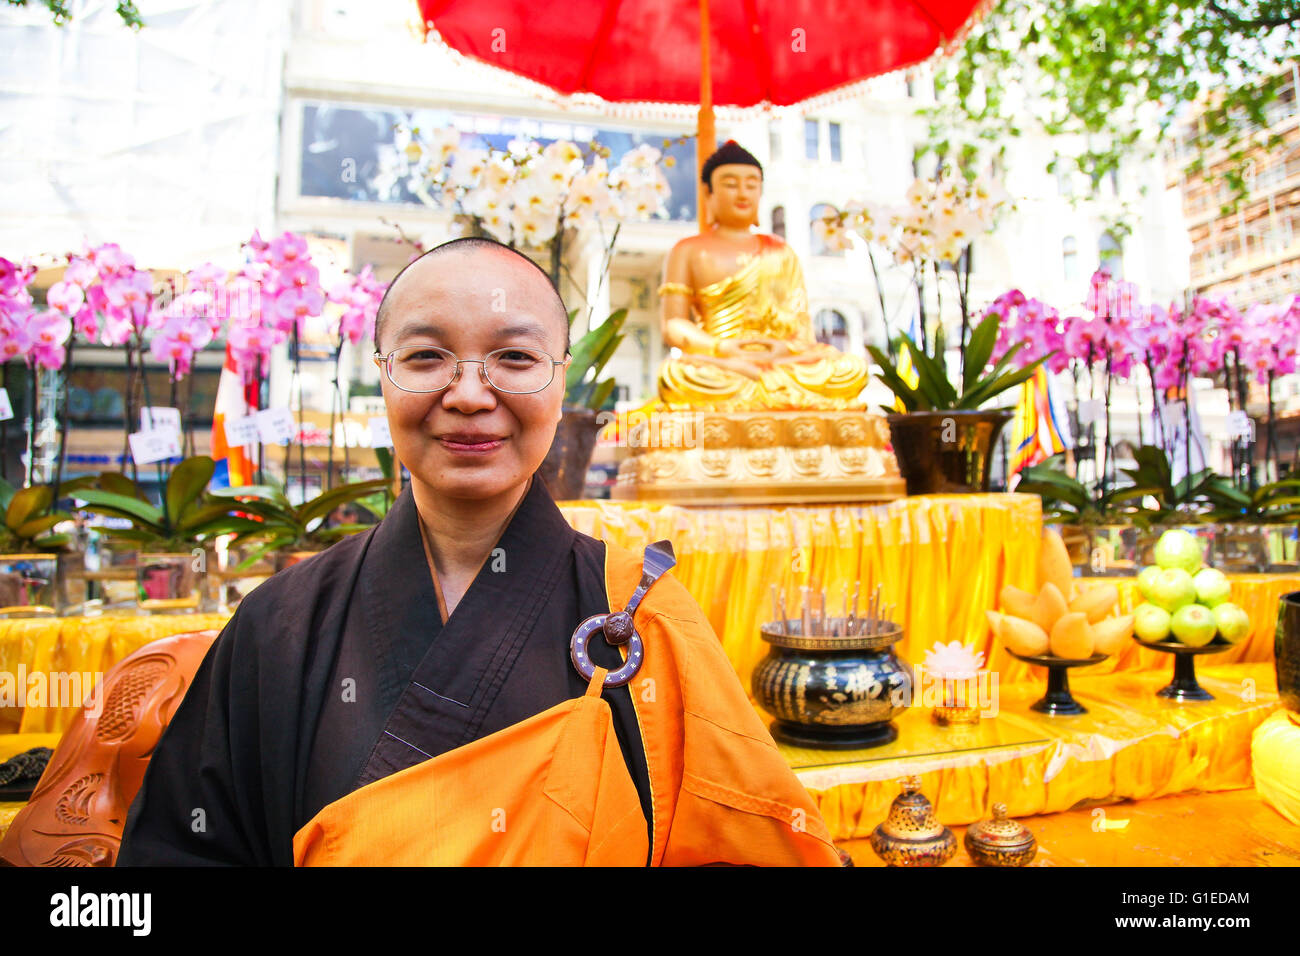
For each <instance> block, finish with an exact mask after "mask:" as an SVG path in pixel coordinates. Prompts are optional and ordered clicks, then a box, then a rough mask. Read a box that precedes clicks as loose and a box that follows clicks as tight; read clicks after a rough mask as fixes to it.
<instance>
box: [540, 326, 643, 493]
mask: <svg viewBox="0 0 1300 956" xmlns="http://www.w3.org/2000/svg"><path fill="white" fill-rule="evenodd" d="M576 314H577V310H576V309H575V310H574V311H573V312H570V313H569V322H570V324H572V322H573V317H574V315H576ZM625 321H627V309H618V310H617V311H615V312H614V313H612V314H611V315H610V317H609V318H608V319H606V320H605V321H604V322H603V323H601V324H600V325H599V326H597V327H596V328H594V329H591V330H590V331H589V332H587V334H586V335H584V336H583V337H582V338H580V339H579V340H578V341H577V342H575V343H574V345H573V347H572V348H571V349H570V350H569V351H570V352H571V353H572V355H573V361H572V362H571V363H570V364H569V371H568V372H567V373H566V374H565V376H564V413H563V417H562V418H561V419H560V424H559V427H558V428H556V430H555V440H554V441H553V442H552V443H551V448H550V451H548V452H547V453H546V460H545V461H543V462H542V465H541V467H540V468H538V469H537V473H538V474H539V475H540V476H541V477H542V480H543V481H545V482H546V487H547V488H548V489H549V490H550V492H551V494H552V495H553V496H554V497H555V498H556V499H557V500H560V501H568V500H573V499H576V498H581V497H582V490H583V487H584V486H585V485H586V482H587V469H588V468H590V467H591V457H592V455H593V454H594V452H595V450H596V438H597V436H598V435H599V434H600V430H601V428H602V427H604V423H603V422H601V421H599V420H598V417H599V416H598V413H599V412H600V410H601V409H602V408H604V406H605V404H606V403H607V402H608V401H609V400H610V398H611V397H612V396H613V394H614V379H613V377H606V378H603V379H602V378H601V377H600V374H601V372H603V371H604V369H605V363H607V362H608V361H609V360H610V358H611V357H612V356H613V354H614V353H615V352H616V351H617V350H618V347H619V345H620V344H621V343H622V341H623V323H624V322H625Z"/></svg>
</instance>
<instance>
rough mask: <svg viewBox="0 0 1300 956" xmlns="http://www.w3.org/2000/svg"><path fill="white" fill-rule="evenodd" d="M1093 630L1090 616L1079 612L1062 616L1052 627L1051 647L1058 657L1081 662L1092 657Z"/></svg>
mask: <svg viewBox="0 0 1300 956" xmlns="http://www.w3.org/2000/svg"><path fill="white" fill-rule="evenodd" d="M1092 645H1093V638H1092V628H1091V627H1089V625H1088V616H1087V615H1086V614H1081V613H1080V612H1078V611H1071V612H1070V613H1069V614H1062V615H1061V617H1060V618H1059V619H1058V620H1057V622H1056V624H1054V625H1053V626H1052V633H1051V641H1050V645H1049V646H1050V647H1051V648H1052V654H1053V655H1055V656H1056V657H1068V658H1071V659H1072V660H1079V659H1081V658H1084V657H1091V656H1092Z"/></svg>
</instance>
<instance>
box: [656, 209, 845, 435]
mask: <svg viewBox="0 0 1300 956" xmlns="http://www.w3.org/2000/svg"><path fill="white" fill-rule="evenodd" d="M758 238H759V239H760V241H761V242H762V246H761V247H760V251H759V253H758V254H757V255H755V256H754V257H753V258H751V259H750V260H749V261H748V262H746V263H745V264H744V265H742V266H741V268H740V269H739V270H737V271H736V272H735V273H733V274H732V275H730V276H728V277H726V278H725V279H721V280H719V281H717V282H714V283H712V284H711V285H707V286H704V287H703V288H700V289H698V290H692V289H691V288H690V287H689V286H685V285H680V284H678V283H666V284H665V285H663V286H662V287H661V288H660V290H659V291H660V293H661V294H663V293H673V292H677V293H683V294H686V295H690V296H691V297H692V298H691V304H692V306H693V308H694V310H695V312H696V314H697V316H698V320H699V323H700V325H701V327H702V328H703V329H704V331H706V332H708V333H709V334H710V335H712V336H714V337H715V338H719V339H724V340H725V339H744V338H753V337H759V336H762V337H767V338H774V339H780V340H782V341H784V342H786V343H787V344H788V345H789V347H790V350H791V352H792V353H794V354H795V355H806V356H808V357H809V358H811V356H812V355H821V356H822V357H820V358H816V359H815V360H811V361H801V362H786V363H782V364H779V365H777V366H776V367H775V368H772V369H770V370H767V371H764V373H763V375H762V377H761V378H758V379H754V378H750V377H748V376H746V375H744V374H742V373H741V372H737V371H735V370H733V369H729V368H725V367H723V366H720V365H717V364H713V363H711V362H708V361H707V359H705V358H703V357H694V356H692V355H690V354H689V353H687V354H685V355H682V356H681V357H678V358H669V359H667V360H665V362H664V364H663V367H662V368H661V369H660V372H659V399H660V401H661V402H663V403H664V404H666V405H668V406H669V407H671V408H675V409H676V408H681V409H705V410H715V411H735V410H752V409H759V408H767V409H845V408H862V407H863V406H862V403H860V402H858V401H857V397H858V394H859V393H860V392H861V391H862V389H863V388H864V387H865V386H866V384H867V380H868V378H869V370H868V367H867V363H866V361H865V360H864V359H862V358H859V357H856V356H851V355H845V354H844V353H842V352H838V351H835V350H833V349H831V348H829V347H828V346H823V345H820V344H819V343H818V342H817V341H816V337H815V336H814V334H813V329H812V322H811V320H810V319H809V317H808V294H807V291H806V290H805V288H804V280H803V270H802V269H801V268H800V266H799V257H798V256H796V255H795V253H794V252H793V250H791V249H790V247H789V246H787V245H786V244H785V243H782V242H777V241H775V240H774V239H773V238H772V237H770V236H765V235H762V234H759V236H758Z"/></svg>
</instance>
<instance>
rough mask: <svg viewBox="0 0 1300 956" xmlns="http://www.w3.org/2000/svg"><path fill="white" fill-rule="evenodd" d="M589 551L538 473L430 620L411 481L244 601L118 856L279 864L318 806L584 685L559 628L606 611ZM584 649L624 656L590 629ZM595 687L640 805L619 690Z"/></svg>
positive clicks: (191, 694)
mask: <svg viewBox="0 0 1300 956" xmlns="http://www.w3.org/2000/svg"><path fill="white" fill-rule="evenodd" d="M604 559H605V553H604V544H602V543H601V542H599V541H596V540H595V539H593V538H589V537H587V536H586V535H582V534H579V533H578V532H576V531H574V530H573V528H572V527H570V525H569V524H568V522H566V521H565V519H564V517H563V515H561V514H560V511H559V509H558V508H556V506H555V503H554V502H553V501H552V500H551V498H550V495H549V494H548V493H547V492H546V490H545V488H544V487H543V485H542V482H541V481H540V480H539V479H536V478H535V479H534V480H533V482H532V485H531V487H530V488H529V490H528V492H527V494H526V495H525V497H524V500H523V501H522V502H521V504H520V505H519V507H518V509H517V510H516V511H515V514H514V516H513V517H512V519H511V521H510V523H509V525H508V526H507V527H506V530H505V531H504V533H503V534H502V536H501V539H500V540H499V541H498V543H497V550H495V551H494V552H493V555H492V556H491V557H489V559H488V561H487V562H486V563H485V564H484V566H483V568H482V569H481V570H480V571H479V573H478V575H477V577H475V579H474V582H473V583H472V585H471V586H470V588H469V590H468V591H467V592H466V593H465V596H464V597H463V598H462V600H461V601H460V603H459V604H458V605H457V606H456V609H455V611H454V612H453V613H452V615H451V617H450V618H449V619H448V621H447V623H446V624H443V623H441V620H440V615H439V612H438V603H437V596H436V593H435V590H434V585H433V580H432V577H431V574H430V570H429V564H428V560H427V558H426V556H425V552H424V548H423V543H422V540H421V537H420V531H419V526H418V515H417V513H416V508H415V501H414V498H413V497H412V495H411V491H410V489H409V488H408V489H407V490H405V491H404V492H403V493H402V494H401V495H400V496H399V497H398V498H397V500H396V502H395V503H394V504H393V507H392V509H391V510H390V511H389V513H388V515H387V516H386V517H385V518H384V519H383V521H382V522H380V523H379V524H378V525H377V526H375V527H374V528H372V529H370V530H368V531H366V532H363V533H361V534H358V535H355V536H353V537H350V538H347V539H345V540H343V541H341V542H339V543H338V544H335V545H334V546H333V547H331V548H330V549H329V550H327V551H324V552H322V553H321V554H319V555H316V556H314V557H312V558H310V559H308V560H306V561H303V562H301V563H300V564H297V565H294V566H293V567H290V568H288V569H286V570H284V571H282V572H280V573H279V574H277V575H275V576H274V577H273V578H271V579H269V580H267V581H266V582H264V583H263V584H262V585H261V586H259V587H258V588H257V589H255V590H254V591H253V592H251V593H250V594H249V595H248V596H247V597H246V598H244V600H243V601H242V602H241V603H240V605H239V607H238V608H237V609H236V611H235V614H234V616H233V617H232V618H231V619H230V621H229V622H228V623H227V624H226V627H225V629H224V630H223V631H222V632H221V636H220V637H219V638H218V639H217V641H216V643H215V644H213V646H212V649H211V650H210V651H209V652H208V655H207V657H206V658H204V661H203V663H202V665H201V666H200V667H199V669H198V671H197V673H196V674H195V677H194V684H193V686H192V687H191V688H190V689H189V691H188V692H187V693H186V695H185V698H184V700H183V701H182V702H181V705H180V707H179V708H178V709H177V712H176V715H175V717H174V718H173V719H172V721H171V723H170V725H169V726H168V728H167V730H166V732H165V733H164V734H163V737H162V740H161V741H160V742H159V745H158V748H157V751H156V752H155V753H154V755H153V757H152V759H151V760H150V763H149V769H148V771H147V773H146V776H145V780H144V784H143V785H142V786H141V788H140V792H139V794H137V796H136V798H135V801H134V802H133V803H132V805H131V810H130V813H129V815H128V817H127V822H126V829H125V832H124V833H123V837H122V847H121V851H120V853H119V856H118V865H119V866H131V865H146V864H160V865H195V864H234V865H239V864H246V865H286V866H287V865H292V863H293V836H294V834H295V833H296V832H297V831H298V830H299V829H300V828H301V827H302V826H303V825H304V824H306V823H307V822H308V821H309V820H311V819H312V818H313V817H314V816H315V815H316V813H317V812H318V811H319V810H320V809H321V808H323V807H324V806H326V805H327V804H330V803H332V802H333V801H335V800H337V799H339V798H340V797H342V796H344V795H345V794H348V793H350V792H352V791H353V790H355V789H357V788H358V787H361V786H364V785H365V784H367V783H371V782H373V781H375V780H378V779H380V778H382V777H385V776H387V775H388V774H391V773H396V772H397V771H399V770H403V769H405V768H407V767H410V766H414V765H415V764H417V763H420V762H422V761H424V760H426V759H428V758H429V757H435V756H437V755H439V754H441V753H444V752H446V751H448V750H452V749H455V748H456V747H460V746H462V745H464V744H467V743H469V742H470V741H472V740H476V739H478V738H479V737H484V736H487V735H488V734H492V733H495V732H496V731H498V730H501V729H503V728H505V727H509V726H511V725H512V724H515V723H518V722H519V721H522V720H525V719H526V718H528V717H531V716H533V715H534V714H538V713H541V712H542V711H545V710H547V709H549V708H550V707H552V706H554V705H555V704H557V703H559V702H560V701H562V700H566V699H568V698H571V697H578V696H581V695H582V694H583V692H584V691H585V689H586V681H584V680H583V678H582V677H581V676H579V674H578V673H577V671H576V670H575V669H574V667H573V665H572V664H571V663H570V661H569V637H570V635H571V633H572V631H573V629H574V628H575V627H576V626H577V625H578V624H579V623H580V622H581V621H582V620H583V619H585V618H586V617H588V616H590V615H592V614H601V613H606V612H608V611H609V610H610V605H609V599H608V596H607V595H606V593H605V579H604V564H605V560H604ZM590 652H591V655H592V658H593V659H594V660H595V661H596V663H598V664H600V665H601V666H605V667H609V668H610V669H614V668H617V667H619V666H620V665H621V664H622V658H621V657H620V655H619V652H618V651H617V650H616V649H615V648H613V647H610V646H609V645H607V644H606V643H605V642H604V641H593V642H592V643H591V647H590ZM604 698H605V700H606V701H608V703H609V705H610V707H611V709H612V711H613V717H614V727H615V732H616V735H617V737H618V741H619V745H620V747H621V748H622V751H623V756H624V760H625V761H626V763H627V766H628V770H629V773H630V774H631V777H632V780H633V783H634V784H635V785H636V788H637V793H638V795H639V796H640V800H641V805H642V809H643V812H644V813H645V816H646V819H647V820H651V819H652V814H651V811H650V800H651V796H650V784H649V776H648V772H647V769H646V757H645V751H644V749H643V746H642V742H641V737H640V731H639V729H638V724H637V719H636V714H635V711H634V710H633V706H632V700H631V697H630V694H629V690H628V687H626V686H625V687H620V688H613V689H610V688H607V689H606V690H605V692H604ZM466 785H467V786H473V781H472V780H470V781H466Z"/></svg>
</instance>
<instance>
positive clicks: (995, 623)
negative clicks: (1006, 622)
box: [984, 611, 1003, 637]
mask: <svg viewBox="0 0 1300 956" xmlns="http://www.w3.org/2000/svg"><path fill="white" fill-rule="evenodd" d="M984 616H985V617H987V618H988V619H989V630H991V631H992V632H993V636H994V637H1001V636H1002V618H1003V615H1001V614H999V613H998V612H997V611H985V612H984Z"/></svg>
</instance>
